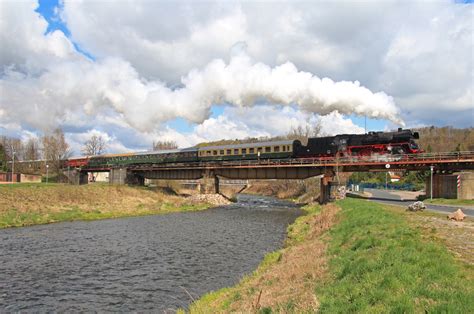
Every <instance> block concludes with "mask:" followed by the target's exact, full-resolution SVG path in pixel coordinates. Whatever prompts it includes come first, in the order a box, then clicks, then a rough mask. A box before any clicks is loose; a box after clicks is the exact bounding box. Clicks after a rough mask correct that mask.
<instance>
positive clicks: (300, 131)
mask: <svg viewBox="0 0 474 314" xmlns="http://www.w3.org/2000/svg"><path fill="white" fill-rule="evenodd" d="M320 133H321V123H320V122H319V121H318V122H317V123H315V124H313V125H311V126H310V125H309V124H307V125H306V126H304V127H303V126H301V125H300V126H298V127H292V128H291V130H290V132H289V133H288V134H287V135H286V137H287V138H288V139H289V140H299V141H301V143H303V145H306V143H307V142H308V138H310V137H318V136H319V135H320Z"/></svg>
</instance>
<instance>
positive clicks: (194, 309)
mask: <svg viewBox="0 0 474 314" xmlns="http://www.w3.org/2000/svg"><path fill="white" fill-rule="evenodd" d="M338 211H339V207H337V206H335V205H328V206H325V207H324V208H323V210H322V212H321V213H320V214H316V215H307V216H304V217H300V218H299V221H297V222H296V227H295V228H294V229H292V230H293V231H291V230H290V235H289V236H290V237H289V238H288V241H287V247H286V248H284V249H282V250H280V251H278V252H275V253H271V254H269V255H267V257H266V258H265V260H264V261H263V263H262V264H261V265H260V267H259V268H258V269H257V270H256V271H255V272H254V274H253V275H251V276H249V277H247V278H244V279H243V280H242V281H241V283H240V284H239V285H237V286H235V287H233V288H226V289H222V290H220V291H218V292H216V293H211V294H209V295H206V296H204V297H203V298H202V299H201V300H200V301H198V302H197V303H195V304H193V305H192V306H191V308H190V312H191V313H210V312H243V313H248V312H259V311H265V310H266V309H267V308H271V309H272V310H274V311H275V310H276V311H280V312H297V313H299V312H307V311H308V312H313V311H315V310H316V309H317V308H318V305H319V303H318V300H317V299H316V297H315V294H314V289H315V283H317V282H318V281H319V279H320V278H322V277H323V275H324V273H325V272H326V271H327V261H326V256H325V251H326V244H325V243H324V242H323V241H322V240H321V237H320V236H321V234H323V233H324V232H325V231H327V230H328V229H329V228H330V227H331V226H332V225H334V224H335V222H336V213H337V212H338ZM295 232H296V233H298V234H297V235H295V234H293V235H291V233H295ZM301 235H303V236H301Z"/></svg>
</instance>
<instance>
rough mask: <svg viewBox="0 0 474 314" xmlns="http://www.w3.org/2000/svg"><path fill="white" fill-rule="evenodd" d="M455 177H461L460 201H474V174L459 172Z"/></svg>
mask: <svg viewBox="0 0 474 314" xmlns="http://www.w3.org/2000/svg"><path fill="white" fill-rule="evenodd" d="M455 175H459V176H460V177H461V187H460V188H459V189H458V199H463V200H472V199H474V172H467V171H466V172H459V173H455ZM456 180H457V179H456Z"/></svg>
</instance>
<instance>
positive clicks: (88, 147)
mask: <svg viewBox="0 0 474 314" xmlns="http://www.w3.org/2000/svg"><path fill="white" fill-rule="evenodd" d="M106 149H107V143H106V141H105V140H104V138H103V137H102V135H92V136H91V138H90V139H88V140H87V141H85V142H84V146H83V147H82V153H83V154H84V155H89V156H93V155H101V154H103V153H104V152H105V151H106Z"/></svg>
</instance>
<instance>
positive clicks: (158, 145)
mask: <svg viewBox="0 0 474 314" xmlns="http://www.w3.org/2000/svg"><path fill="white" fill-rule="evenodd" d="M176 148H178V144H176V142H175V141H156V142H155V141H153V150H167V149H176Z"/></svg>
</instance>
